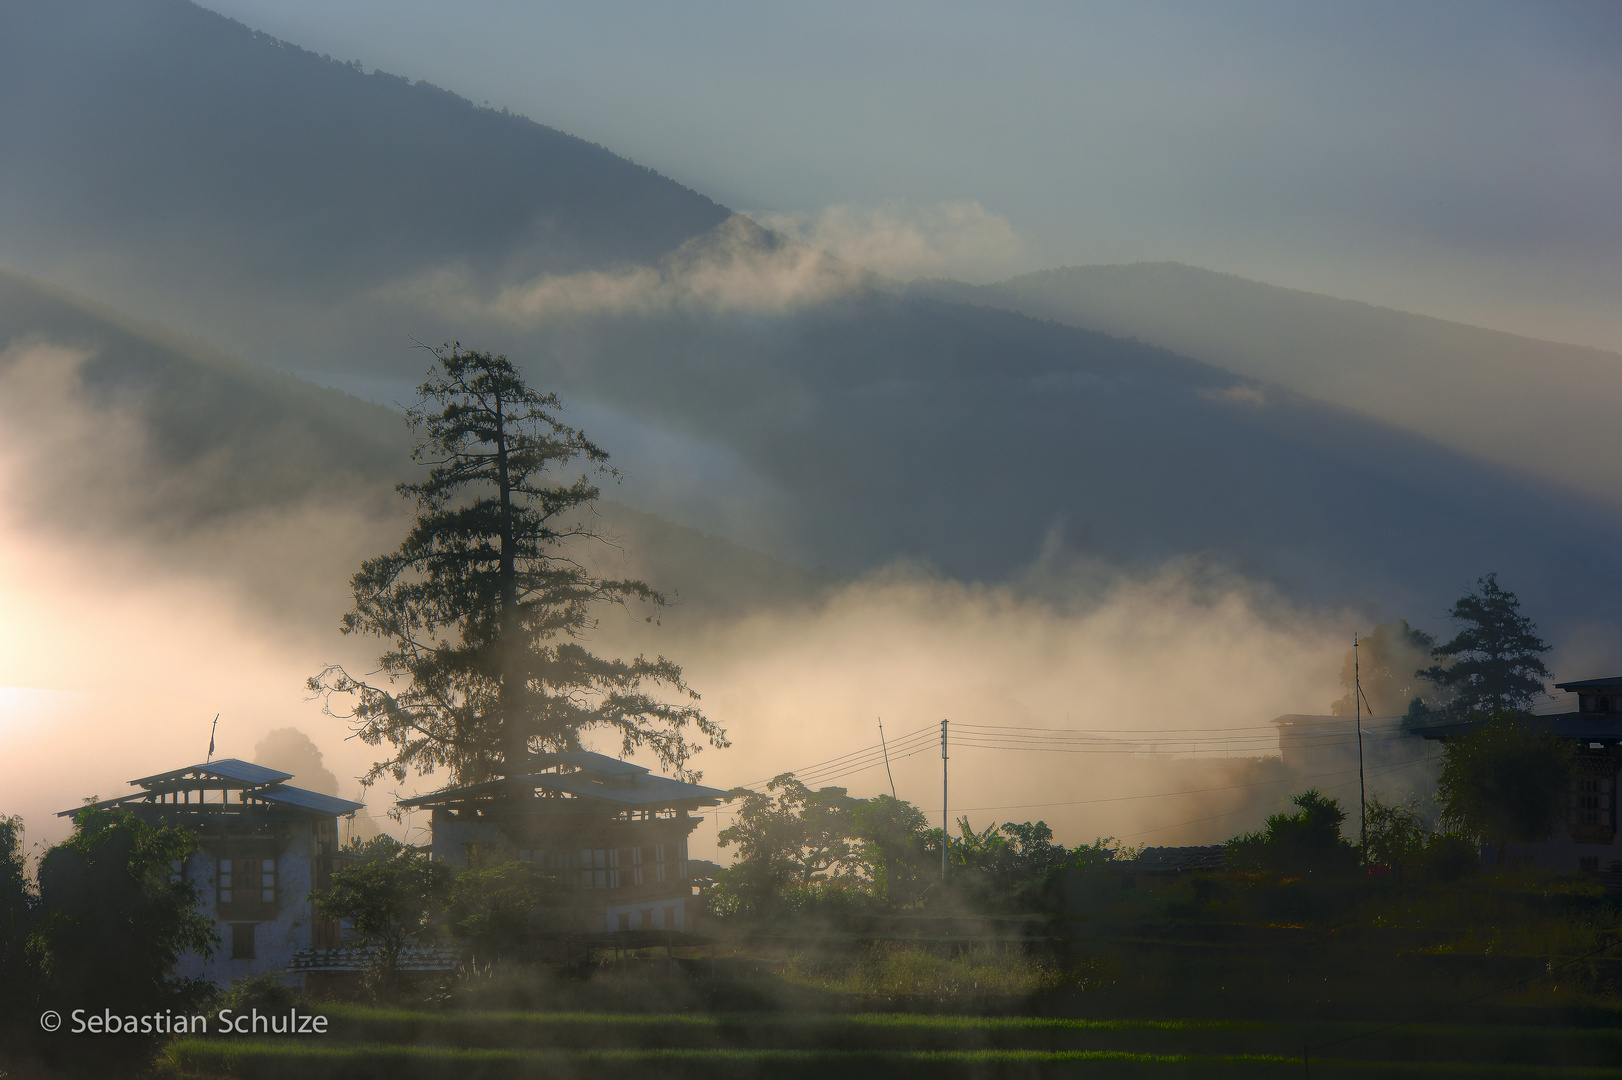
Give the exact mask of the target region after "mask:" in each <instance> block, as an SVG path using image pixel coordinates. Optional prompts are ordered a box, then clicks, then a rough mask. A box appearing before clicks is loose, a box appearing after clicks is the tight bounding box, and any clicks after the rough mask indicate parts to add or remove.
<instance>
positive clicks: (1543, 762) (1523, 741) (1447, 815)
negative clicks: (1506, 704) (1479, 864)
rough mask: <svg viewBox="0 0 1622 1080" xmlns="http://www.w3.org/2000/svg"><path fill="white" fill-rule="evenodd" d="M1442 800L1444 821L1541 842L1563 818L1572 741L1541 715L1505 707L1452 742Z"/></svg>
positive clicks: (1484, 834)
mask: <svg viewBox="0 0 1622 1080" xmlns="http://www.w3.org/2000/svg"><path fill="white" fill-rule="evenodd" d="M1444 750H1445V753H1446V757H1445V758H1444V759H1443V761H1442V776H1441V780H1440V781H1439V782H1438V783H1437V786H1436V799H1437V801H1438V802H1439V803H1441V804H1442V821H1443V823H1444V824H1446V825H1450V826H1452V827H1454V828H1457V829H1458V830H1460V831H1461V832H1464V833H1466V834H1467V835H1470V836H1473V837H1475V838H1477V839H1480V840H1485V841H1490V842H1491V843H1493V844H1494V845H1496V847H1497V849H1498V852H1497V854H1498V861H1499V862H1503V861H1504V854H1505V846H1506V845H1508V844H1516V843H1522V844H1524V843H1535V842H1536V841H1539V840H1542V839H1544V838H1545V837H1547V836H1548V835H1549V833H1550V832H1552V831H1553V830H1554V828H1555V826H1556V825H1558V824H1559V823H1560V820H1561V816H1562V812H1563V808H1564V806H1565V796H1566V793H1567V790H1568V788H1569V786H1570V783H1571V774H1572V768H1573V765H1572V746H1571V744H1570V743H1568V742H1566V741H1565V740H1562V739H1559V738H1556V737H1555V736H1553V735H1550V734H1549V733H1547V732H1545V731H1543V730H1541V729H1540V728H1539V727H1538V726H1537V723H1536V721H1535V720H1534V719H1532V718H1530V717H1526V716H1522V715H1517V714H1516V713H1514V712H1511V711H1509V710H1502V711H1500V712H1498V713H1495V714H1494V715H1493V716H1491V717H1489V718H1487V719H1486V720H1485V721H1483V722H1482V723H1481V724H1480V725H1478V726H1477V727H1476V728H1475V730H1473V731H1471V732H1470V733H1469V734H1468V735H1465V736H1464V737H1463V738H1459V739H1449V740H1448V741H1447V744H1446V746H1445V748H1444Z"/></svg>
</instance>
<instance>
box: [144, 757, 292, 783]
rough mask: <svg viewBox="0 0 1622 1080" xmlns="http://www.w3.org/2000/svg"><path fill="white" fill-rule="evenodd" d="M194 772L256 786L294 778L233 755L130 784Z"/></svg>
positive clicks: (155, 780)
mask: <svg viewBox="0 0 1622 1080" xmlns="http://www.w3.org/2000/svg"><path fill="white" fill-rule="evenodd" d="M194 773H195V774H197V775H200V776H217V777H219V778H220V779H222V780H238V781H241V782H242V783H244V784H249V785H252V786H256V787H257V786H258V785H260V784H274V783H276V782H278V781H281V780H291V779H293V774H292V773H285V772H279V771H277V770H276V769H267V768H265V767H264V766H263V765H255V764H254V763H253V762H251V761H243V760H242V759H241V758H234V757H231V758H221V759H220V760H218V761H205V762H204V763H203V764H201V765H188V766H186V767H185V768H184V769H176V770H174V771H173V772H166V773H158V774H157V775H156V776H143V777H142V778H141V779H139V780H131V781H130V784H131V785H133V786H137V787H152V786H153V785H154V784H161V783H163V782H164V781H166V780H178V779H180V778H181V777H183V776H188V775H191V774H194Z"/></svg>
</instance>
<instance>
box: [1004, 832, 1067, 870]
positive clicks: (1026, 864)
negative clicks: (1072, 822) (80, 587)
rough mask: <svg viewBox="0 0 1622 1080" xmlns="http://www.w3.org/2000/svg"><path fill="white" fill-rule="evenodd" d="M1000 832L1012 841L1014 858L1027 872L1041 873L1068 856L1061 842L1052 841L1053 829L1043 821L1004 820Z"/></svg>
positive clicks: (1063, 860)
mask: <svg viewBox="0 0 1622 1080" xmlns="http://www.w3.org/2000/svg"><path fill="white" fill-rule="evenodd" d="M1002 834H1003V835H1004V836H1006V837H1008V839H1009V841H1010V842H1011V843H1012V845H1013V849H1014V858H1015V860H1016V861H1017V863H1018V864H1019V865H1020V866H1021V867H1023V868H1024V869H1025V870H1026V872H1028V873H1042V872H1043V871H1045V870H1047V869H1048V868H1049V867H1050V866H1057V865H1059V864H1060V863H1063V862H1065V861H1066V860H1067V859H1068V858H1069V856H1070V853H1069V852H1068V851H1066V850H1065V847H1064V845H1063V844H1055V843H1054V842H1053V829H1052V828H1051V827H1049V825H1048V823H1047V822H1045V821H1038V822H1036V823H1035V824H1032V823H1031V822H1029V821H1023V822H1018V823H1016V822H1012V821H1005V822H1003V825H1002Z"/></svg>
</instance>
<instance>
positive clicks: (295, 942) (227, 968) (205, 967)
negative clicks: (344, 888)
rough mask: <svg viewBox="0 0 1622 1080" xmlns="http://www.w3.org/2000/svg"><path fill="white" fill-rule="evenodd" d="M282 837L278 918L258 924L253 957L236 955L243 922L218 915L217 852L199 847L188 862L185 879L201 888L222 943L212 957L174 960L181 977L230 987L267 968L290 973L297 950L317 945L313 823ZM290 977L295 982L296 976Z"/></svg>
mask: <svg viewBox="0 0 1622 1080" xmlns="http://www.w3.org/2000/svg"><path fill="white" fill-rule="evenodd" d="M280 839H281V843H282V850H281V853H280V854H278V855H277V856H276V896H277V913H276V918H275V920H274V921H269V920H265V921H260V922H257V923H255V924H254V956H253V959H251V960H233V959H231V923H232V922H237V921H242V920H234V919H233V920H225V921H221V919H220V917H219V915H218V914H217V904H216V899H217V897H218V895H219V893H218V891H217V889H216V885H217V883H218V880H219V879H218V873H219V867H218V865H217V861H216V859H215V856H214V855H213V854H212V853H210V852H207V851H197V852H194V853H193V854H192V855H191V856H190V857H189V858H188V859H187V860H186V862H185V867H184V870H185V875H186V880H187V881H188V882H190V883H191V884H192V886H193V887H195V888H196V889H197V892H198V896H199V902H198V908H199V909H200V910H201V911H202V912H203V913H204V914H205V915H207V916H208V917H209V919H210V920H212V921H213V923H214V928H215V930H216V931H217V932H218V933H219V935H220V944H219V946H218V947H217V948H216V949H215V951H214V955H213V956H212V957H209V958H207V959H204V958H203V957H202V956H200V955H198V954H197V953H192V952H188V953H186V954H184V955H183V956H181V957H180V960H179V961H178V962H177V963H176V964H175V974H176V975H178V976H181V977H183V978H203V979H207V980H208V981H209V982H212V983H213V984H215V985H216V986H219V987H222V988H223V987H228V986H230V985H231V984H232V983H234V982H236V981H237V980H238V979H246V978H250V977H252V976H254V975H259V974H262V973H264V972H267V971H286V970H287V969H288V968H289V967H291V966H292V963H293V954H294V953H296V952H298V951H299V950H301V949H308V948H310V947H312V945H313V944H314V933H313V928H314V913H313V911H312V905H311V903H310V900H309V895H310V892H311V890H312V889H313V888H314V883H313V882H312V880H311V876H310V875H311V869H312V867H313V866H314V865H315V859H314V856H315V851H314V845H315V838H314V837H313V836H312V835H311V830H310V826H309V825H308V824H307V823H300V824H298V825H293V826H289V827H287V829H285V830H284V831H283V832H282V833H281V837H280ZM290 978H293V979H295V980H296V979H297V976H291V977H290Z"/></svg>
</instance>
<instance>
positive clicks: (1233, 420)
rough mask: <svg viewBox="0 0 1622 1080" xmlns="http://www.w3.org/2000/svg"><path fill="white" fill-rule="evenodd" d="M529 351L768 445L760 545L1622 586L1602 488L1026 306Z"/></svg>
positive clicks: (1597, 588) (1544, 586)
mask: <svg viewBox="0 0 1622 1080" xmlns="http://www.w3.org/2000/svg"><path fill="white" fill-rule="evenodd" d="M523 346H524V347H523V350H522V352H519V353H515V354H516V355H523V356H525V357H528V358H529V359H528V361H527V363H528V366H529V370H530V371H531V373H532V375H533V376H534V378H535V379H536V380H537V381H538V382H541V383H543V384H545V385H552V386H558V387H561V388H563V389H564V390H565V392H566V393H567V394H568V395H570V396H571V397H573V398H577V399H586V398H589V399H595V400H599V401H604V400H607V401H612V402H614V403H616V404H617V405H618V406H619V407H620V408H621V409H624V410H625V411H627V412H628V413H630V414H631V415H633V416H635V417H636V418H638V419H640V420H642V421H643V422H645V423H647V424H649V425H658V426H663V427H667V428H672V429H676V430H678V431H680V432H682V433H684V435H685V436H686V437H687V438H689V439H691V440H692V441H693V442H694V443H695V444H696V443H703V444H706V445H719V446H722V447H724V448H726V449H727V450H728V451H729V452H730V453H731V454H732V455H733V457H734V458H735V459H736V460H738V461H741V462H744V463H747V465H748V466H749V467H750V468H751V469H752V470H754V472H755V474H756V475H758V476H759V477H761V478H762V479H763V481H764V482H765V484H766V485H767V486H768V487H769V489H770V490H772V491H774V492H776V493H777V494H778V496H779V497H778V498H776V499H775V500H773V501H772V503H771V505H770V506H769V507H767V508H765V509H763V511H762V513H761V515H760V518H761V521H762V524H763V526H764V527H766V528H770V529H773V530H775V531H776V533H777V536H776V538H775V541H776V542H771V541H769V540H767V539H762V540H760V541H758V542H759V543H760V544H762V545H763V546H767V547H768V549H769V550H783V551H788V552H791V553H792V554H793V555H794V557H795V558H797V559H799V560H800V561H802V562H806V563H813V562H818V561H826V562H828V563H829V564H830V565H832V566H834V567H835V568H836V569H841V570H847V571H848V570H860V569H862V568H865V567H870V566H873V565H875V564H878V563H882V562H884V561H885V560H887V559H889V558H893V557H895V556H897V555H906V556H911V557H914V558H917V559H920V560H923V561H925V562H928V563H933V564H934V565H936V566H938V567H939V568H941V569H942V570H943V571H945V572H946V573H949V574H951V575H954V576H958V577H966V578H993V579H995V578H1001V577H1005V576H1007V575H1010V574H1015V573H1018V572H1019V571H1020V569H1021V568H1022V567H1023V566H1025V565H1027V564H1029V563H1030V562H1031V561H1032V560H1034V559H1036V558H1037V556H1038V554H1039V553H1040V552H1042V551H1044V550H1050V551H1053V550H1056V551H1057V553H1058V554H1059V555H1060V556H1061V557H1064V556H1066V555H1069V554H1076V553H1080V554H1084V555H1088V556H1095V557H1101V558H1103V559H1105V560H1107V561H1109V562H1112V563H1115V564H1117V565H1129V566H1131V565H1136V566H1148V565H1155V564H1158V563H1159V562H1160V561H1161V560H1164V559H1168V558H1172V557H1175V556H1179V555H1188V554H1199V555H1201V556H1202V557H1205V558H1209V559H1211V560H1213V561H1215V562H1216V563H1218V564H1219V565H1224V566H1228V567H1232V568H1234V569H1237V570H1239V571H1241V572H1243V573H1244V574H1246V575H1247V576H1249V577H1252V578H1259V579H1265V580H1268V581H1272V582H1274V583H1276V584H1277V585H1278V586H1279V587H1281V588H1282V589H1284V590H1286V591H1287V592H1289V593H1290V594H1292V595H1296V596H1300V597H1302V598H1305V599H1311V600H1313V601H1316V602H1323V603H1348V602H1349V603H1360V604H1373V605H1375V606H1377V607H1379V608H1380V609H1381V610H1385V611H1393V610H1394V611H1397V612H1414V613H1416V615H1415V617H1422V618H1427V619H1429V618H1433V617H1439V616H1440V614H1441V612H1443V611H1444V610H1445V608H1446V605H1447V604H1448V602H1450V601H1451V600H1452V599H1453V598H1455V597H1456V596H1458V595H1459V593H1460V592H1461V591H1462V590H1463V588H1464V587H1465V586H1467V585H1468V584H1469V583H1470V581H1471V580H1473V578H1474V577H1475V576H1476V575H1478V574H1480V573H1484V572H1487V571H1488V570H1493V569H1496V570H1499V571H1500V572H1502V573H1503V574H1504V576H1505V580H1507V581H1510V582H1511V583H1512V584H1514V583H1518V584H1515V587H1518V588H1520V589H1521V590H1522V595H1523V597H1525V598H1526V599H1527V601H1528V604H1529V605H1533V604H1536V605H1538V610H1540V611H1542V612H1544V613H1545V616H1544V617H1545V618H1547V619H1548V620H1549V621H1550V622H1553V621H1555V619H1556V618H1558V619H1559V620H1575V619H1580V618H1584V617H1594V614H1595V609H1594V608H1593V598H1594V596H1596V595H1605V593H1606V590H1609V589H1612V588H1616V587H1622V561H1619V560H1618V559H1617V557H1616V552H1617V551H1618V550H1622V525H1619V522H1618V519H1617V515H1616V514H1615V513H1613V512H1611V511H1608V510H1605V509H1602V508H1600V507H1599V506H1597V505H1596V504H1593V503H1591V502H1589V501H1588V500H1586V499H1584V498H1582V497H1581V496H1576V495H1572V494H1570V493H1568V492H1565V491H1561V490H1551V489H1548V488H1546V487H1543V486H1540V485H1538V484H1535V483H1532V482H1529V481H1527V480H1525V479H1523V478H1520V477H1518V476H1515V475H1512V474H1506V473H1505V472H1504V471H1502V470H1499V469H1495V468H1493V467H1490V466H1487V465H1484V464H1482V463H1480V462H1479V461H1476V460H1473V459H1471V458H1469V457H1466V456H1463V455H1460V454H1459V453H1457V452H1454V451H1450V450H1447V449H1445V448H1443V447H1440V446H1438V445H1437V444H1436V443H1434V442H1432V441H1430V440H1427V439H1423V438H1419V437H1416V436H1414V435H1411V434H1409V433H1406V432H1402V431H1400V430H1398V429H1396V428H1394V427H1391V426H1388V425H1385V424H1381V423H1378V422H1374V421H1371V420H1368V419H1366V418H1364V417H1360V416H1358V415H1356V414H1354V413H1352V412H1350V411H1348V410H1344V409H1340V408H1337V407H1335V406H1331V405H1326V404H1323V403H1322V402H1319V401H1315V400H1313V399H1311V398H1308V397H1305V396H1304V395H1301V394H1297V393H1294V392H1292V391H1290V390H1287V389H1284V388H1281V387H1277V386H1271V385H1268V384H1266V383H1262V382H1259V381H1256V380H1251V379H1247V378H1243V377H1241V376H1237V375H1234V374H1232V373H1231V372H1227V371H1224V370H1221V369H1219V368H1217V367H1214V366H1212V365H1209V364H1205V363H1201V362H1198V361H1194V360H1190V359H1187V358H1186V357H1182V356H1179V355H1177V354H1175V353H1172V352H1170V351H1168V350H1165V349H1161V348H1157V347H1154V346H1150V345H1146V344H1142V343H1139V342H1132V341H1126V340H1122V339H1120V338H1114V337H1110V336H1108V335H1105V334H1101V333H1097V332H1094V331H1083V330H1079V329H1075V328H1072V327H1068V326H1064V325H1061V324H1058V323H1054V322H1044V321H1039V320H1036V319H1032V318H1029V317H1026V316H1022V315H1018V314H1014V313H1010V312H1006V311H999V310H995V309H990V308H984V307H972V306H968V305H963V304H952V303H946V302H940V301H931V300H924V299H920V298H917V297H905V296H896V295H891V294H886V293H883V292H878V291H869V290H858V291H856V292H852V293H850V294H847V295H845V296H842V297H840V298H837V299H833V300H829V301H827V302H825V303H822V304H819V305H816V306H813V307H808V308H805V309H802V310H799V311H796V312H793V313H789V314H785V315H782V316H778V317H775V318H773V319H769V320H767V319H762V318H760V317H747V318H745V317H729V316H725V315H698V314H693V313H684V314H681V315H679V316H670V317H666V318H660V319H629V318H616V319H603V320H600V321H598V322H595V323H583V324H578V325H572V326H568V327H555V326H554V327H548V328H543V329H542V330H539V331H537V332H535V333H534V334H533V335H532V336H531V337H529V338H527V339H525V341H524V343H523ZM1556 609H1558V610H1559V614H1558V616H1556V615H1555V614H1554V612H1555V610H1556ZM1585 609H1587V611H1586V614H1585ZM1599 617H1601V618H1603V617H1605V616H1599Z"/></svg>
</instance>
